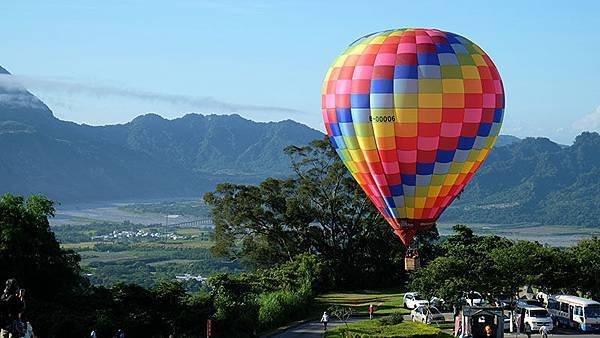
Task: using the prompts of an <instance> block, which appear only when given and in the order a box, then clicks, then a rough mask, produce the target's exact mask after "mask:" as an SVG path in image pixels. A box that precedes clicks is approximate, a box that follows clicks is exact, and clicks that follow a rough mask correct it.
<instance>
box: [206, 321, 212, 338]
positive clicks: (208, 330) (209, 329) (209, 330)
mask: <svg viewBox="0 0 600 338" xmlns="http://www.w3.org/2000/svg"><path fill="white" fill-rule="evenodd" d="M206 336H207V337H212V319H207V320H206Z"/></svg>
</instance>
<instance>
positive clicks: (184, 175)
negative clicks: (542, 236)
mask: <svg viewBox="0 0 600 338" xmlns="http://www.w3.org/2000/svg"><path fill="white" fill-rule="evenodd" d="M0 76H9V74H8V72H7V71H6V70H4V69H3V68H1V67H0ZM0 84H2V83H1V82H0ZM323 136H324V135H323V134H322V133H321V132H320V131H317V130H314V129H312V128H309V127H307V126H306V125H303V124H300V123H298V122H294V121H291V120H286V121H281V122H269V123H259V122H254V121H251V120H248V119H245V118H242V117H241V116H239V115H200V114H188V115H185V116H183V117H181V118H177V119H173V120H167V119H164V118H162V117H160V116H159V115H156V114H146V115H142V116H139V117H137V118H135V119H134V120H132V121H131V122H129V123H125V124H117V125H107V126H89V125H85V124H77V123H73V122H67V121H62V120H60V119H57V118H56V117H54V115H53V114H52V111H51V110H50V109H49V108H48V107H47V106H46V105H45V104H44V103H43V102H42V101H40V100H39V99H38V98H36V97H35V96H34V95H32V94H31V93H29V92H28V91H27V90H26V89H24V88H20V87H17V86H6V85H4V86H0V150H1V151H0V194H1V193H4V192H11V193H17V194H25V195H29V194H35V193H42V194H45V195H48V196H49V197H50V198H52V199H55V200H58V201H61V202H90V201H100V200H105V201H106V200H119V199H149V198H169V197H190V196H200V195H201V194H202V193H203V192H205V191H208V190H210V189H213V188H214V186H215V185H216V184H217V183H219V182H235V183H257V182H259V181H260V180H262V179H264V178H266V177H269V176H275V177H284V176H286V175H289V174H291V171H290V163H289V160H288V158H287V157H286V156H283V154H282V150H283V148H284V147H285V146H287V145H290V144H294V145H303V144H307V143H308V142H310V141H312V140H314V139H318V138H322V137H323ZM599 175H600V135H598V134H597V133H589V132H586V133H583V134H581V135H579V136H578V137H577V139H576V140H575V143H574V144H573V145H571V146H565V145H560V144H557V143H554V142H552V141H551V140H549V139H547V138H525V139H519V138H516V137H514V136H509V135H501V136H500V137H499V138H498V141H497V143H496V147H495V148H494V150H493V151H492V152H491V153H490V156H489V157H488V159H487V160H486V162H485V163H484V165H483V166H482V167H481V168H480V170H479V171H478V173H477V174H476V175H475V176H474V178H473V180H472V181H471V182H470V183H469V185H468V186H467V188H466V189H465V191H464V192H463V193H462V194H461V196H460V198H459V199H457V200H455V201H454V203H453V204H452V205H451V206H450V207H449V208H448V209H447V210H446V211H445V212H444V215H443V217H442V220H443V221H448V222H450V221H452V222H454V221H457V222H479V223H500V224H502V223H511V224H513V223H521V222H526V223H539V224H551V225H554V224H566V225H585V226H598V225H599V224H598V221H597V220H600V209H599V208H598V207H599V206H600V196H598V191H600V180H599V179H598V177H599Z"/></svg>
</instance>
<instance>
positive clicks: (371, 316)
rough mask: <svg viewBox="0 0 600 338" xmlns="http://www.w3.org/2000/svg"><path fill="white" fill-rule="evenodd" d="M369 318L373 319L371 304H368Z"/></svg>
mask: <svg viewBox="0 0 600 338" xmlns="http://www.w3.org/2000/svg"><path fill="white" fill-rule="evenodd" d="M369 319H370V320H373V304H369Z"/></svg>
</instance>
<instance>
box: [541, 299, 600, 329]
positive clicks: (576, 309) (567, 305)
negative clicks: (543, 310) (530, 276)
mask: <svg viewBox="0 0 600 338" xmlns="http://www.w3.org/2000/svg"><path fill="white" fill-rule="evenodd" d="M548 311H549V312H550V314H551V315H552V318H553V319H554V321H555V323H557V324H559V325H566V326H570V327H573V328H576V329H578V330H581V331H597V330H600V303H598V302H596V301H594V300H591V299H586V298H581V297H576V296H566V295H560V296H550V297H548Z"/></svg>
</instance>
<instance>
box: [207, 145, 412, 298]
mask: <svg viewBox="0 0 600 338" xmlns="http://www.w3.org/2000/svg"><path fill="white" fill-rule="evenodd" d="M285 152H286V154H287V155H288V156H289V157H290V159H291V163H292V169H293V170H294V173H295V175H294V176H293V177H291V178H289V179H273V178H271V179H267V180H265V181H264V182H262V183H261V184H259V185H258V186H245V185H234V184H221V185H219V186H218V187H217V189H216V190H215V191H214V192H211V193H208V194H206V195H205V201H206V202H207V204H208V205H209V206H210V207H211V212H212V216H213V220H214V222H215V226H216V228H215V240H216V244H215V246H214V248H213V252H214V253H215V254H216V255H219V256H225V257H230V258H240V259H242V260H243V261H244V262H245V263H246V264H249V265H251V266H268V265H272V264H279V263H282V262H284V261H289V260H291V259H292V258H293V257H294V256H296V255H297V254H300V253H313V254H316V255H318V257H319V259H320V260H321V261H322V262H323V271H324V272H325V273H326V274H328V275H329V278H327V280H329V281H332V282H333V286H338V287H339V286H366V285H367V284H370V285H374V284H378V283H382V282H387V283H391V282H393V281H397V280H398V279H399V278H400V277H402V276H403V272H402V258H403V252H404V248H403V246H402V244H401V242H400V240H399V239H398V238H397V237H396V235H395V234H394V233H393V231H392V230H391V228H390V226H389V225H388V224H387V223H386V221H385V220H384V219H383V218H382V217H381V215H380V214H379V212H378V211H377V209H375V207H374V206H373V205H372V203H371V201H370V200H369V199H368V198H367V197H366V195H365V194H364V192H363V191H362V190H361V188H360V187H359V186H358V184H357V183H356V182H355V181H354V179H353V178H352V177H351V176H350V174H349V173H348V170H347V169H346V168H345V167H344V164H343V163H342V162H341V161H340V160H339V159H338V157H337V155H336V154H335V151H334V150H333V149H332V147H331V145H330V143H329V141H327V140H316V141H313V142H311V143H310V144H309V145H307V146H304V147H296V146H290V147H288V148H286V149H285Z"/></svg>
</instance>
